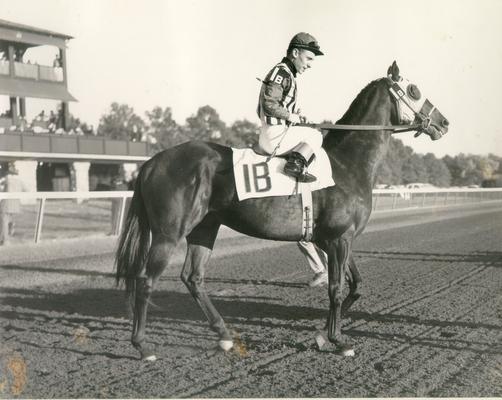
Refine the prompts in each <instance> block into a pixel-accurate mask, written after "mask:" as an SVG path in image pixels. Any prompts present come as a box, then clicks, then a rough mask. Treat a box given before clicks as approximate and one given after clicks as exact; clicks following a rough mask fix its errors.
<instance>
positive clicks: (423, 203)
mask: <svg viewBox="0 0 502 400" xmlns="http://www.w3.org/2000/svg"><path fill="white" fill-rule="evenodd" d="M426 195H427V193H424V197H422V207H425V196H426Z"/></svg>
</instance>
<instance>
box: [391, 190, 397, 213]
mask: <svg viewBox="0 0 502 400" xmlns="http://www.w3.org/2000/svg"><path fill="white" fill-rule="evenodd" d="M393 195H394V196H393V198H392V209H393V210H394V209H395V208H396V203H397V193H393Z"/></svg>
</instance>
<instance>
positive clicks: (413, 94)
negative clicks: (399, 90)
mask: <svg viewBox="0 0 502 400" xmlns="http://www.w3.org/2000/svg"><path fill="white" fill-rule="evenodd" d="M406 91H407V92H408V96H410V98H411V99H413V100H420V97H422V94H421V93H420V90H419V89H418V88H417V86H416V85H414V84H413V83H412V84H410V85H408V88H407V89H406Z"/></svg>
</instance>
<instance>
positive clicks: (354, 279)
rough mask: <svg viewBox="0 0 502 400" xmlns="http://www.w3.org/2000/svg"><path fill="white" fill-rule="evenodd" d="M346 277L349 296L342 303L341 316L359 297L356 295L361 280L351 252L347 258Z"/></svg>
mask: <svg viewBox="0 0 502 400" xmlns="http://www.w3.org/2000/svg"><path fill="white" fill-rule="evenodd" d="M347 276H348V277H349V294H348V295H347V297H346V298H345V300H344V301H343V303H342V315H344V314H345V313H346V312H347V311H348V310H349V308H350V307H351V306H352V304H354V302H355V301H356V300H358V299H359V297H361V294H360V293H358V291H357V289H358V288H359V284H360V283H361V282H362V279H361V274H360V273H359V270H358V269H357V265H356V262H355V260H354V255H353V254H352V252H351V253H350V256H349V270H348V271H347Z"/></svg>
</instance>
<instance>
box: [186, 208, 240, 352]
mask: <svg viewBox="0 0 502 400" xmlns="http://www.w3.org/2000/svg"><path fill="white" fill-rule="evenodd" d="M219 227H220V223H219V222H218V221H217V220H216V219H215V218H214V217H213V216H211V215H207V216H206V217H205V218H204V220H203V221H202V222H201V223H200V224H199V225H197V226H196V227H195V229H194V230H193V231H192V232H191V233H190V235H188V236H187V244H188V246H187V256H186V259H185V264H184V266H183V271H182V272H181V280H182V281H183V283H184V284H185V285H186V287H187V288H188V290H189V291H190V294H191V295H192V297H193V298H194V300H195V301H196V302H197V304H198V305H199V307H200V308H201V309H202V311H203V313H204V315H205V316H206V318H207V319H208V321H209V326H210V328H211V329H212V330H213V331H214V332H216V333H217V334H218V336H219V339H220V340H219V345H220V347H221V348H222V349H224V350H229V349H231V348H232V346H233V342H232V335H231V334H230V333H229V332H228V330H227V328H226V326H225V322H224V321H223V318H222V317H221V315H220V314H219V313H218V311H217V310H216V308H215V307H214V305H213V303H212V302H211V299H210V298H209V296H208V294H207V292H206V288H205V287H204V277H205V272H206V265H207V263H208V262H209V258H210V257H211V253H212V252H213V245H214V241H215V239H216V235H217V234H218V229H219Z"/></svg>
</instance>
